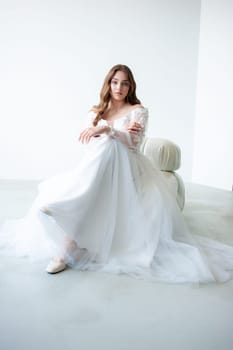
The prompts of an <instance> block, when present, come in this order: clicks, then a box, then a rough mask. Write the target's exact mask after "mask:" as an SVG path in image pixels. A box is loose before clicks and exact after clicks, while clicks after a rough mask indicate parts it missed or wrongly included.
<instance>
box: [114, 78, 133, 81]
mask: <svg viewBox="0 0 233 350" xmlns="http://www.w3.org/2000/svg"><path fill="white" fill-rule="evenodd" d="M112 79H114V80H119V79H117V78H112ZM122 81H129V80H128V79H125V80H122Z"/></svg>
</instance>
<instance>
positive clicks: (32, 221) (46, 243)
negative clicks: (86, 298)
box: [4, 65, 233, 282]
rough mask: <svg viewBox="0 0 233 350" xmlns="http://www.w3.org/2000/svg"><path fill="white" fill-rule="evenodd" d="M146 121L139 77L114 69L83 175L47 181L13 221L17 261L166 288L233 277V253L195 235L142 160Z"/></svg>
mask: <svg viewBox="0 0 233 350" xmlns="http://www.w3.org/2000/svg"><path fill="white" fill-rule="evenodd" d="M147 119H148V111H147V109H145V108H144V107H143V106H142V105H141V103H140V101H139V100H138V98H137V97H136V84H135V81H134V77H133V74H132V72H131V70H130V69H129V68H128V67H127V66H124V65H116V66H114V67H113V68H112V69H111V70H110V71H109V73H108V74H107V76H106V78H105V80H104V84H103V87H102V90H101V93H100V102H99V104H98V105H97V106H94V107H93V108H92V110H91V112H90V113H89V126H88V127H87V128H86V129H84V130H83V131H82V132H81V133H80V136H79V141H80V142H82V143H84V144H86V146H85V148H86V152H85V154H83V156H82V157H81V159H80V160H79V162H78V166H77V168H76V169H74V171H72V172H69V173H66V174H62V175H59V176H56V177H53V178H51V179H49V180H47V181H44V182H43V183H41V184H40V185H39V194H38V196H37V198H36V200H35V201H34V203H33V205H32V207H31V209H30V211H29V213H28V215H27V216H26V217H25V218H23V219H22V220H20V221H16V222H15V227H13V223H12V222H9V223H8V224H5V226H4V232H5V233H7V232H8V229H9V231H11V234H8V235H6V236H7V237H9V241H10V243H11V248H13V249H17V251H14V254H17V255H29V256H31V257H33V258H34V259H38V258H39V259H41V258H48V257H49V256H51V255H52V254H53V255H54V257H53V258H52V260H51V261H50V263H49V264H48V266H47V268H46V271H47V272H48V273H58V272H61V271H63V270H65V268H66V266H67V265H69V266H73V267H75V268H77V269H80V270H84V269H88V270H100V271H109V272H113V273H127V274H129V275H131V276H134V277H137V278H145V279H149V280H155V281H158V280H159V281H168V282H214V281H226V280H228V279H230V278H231V277H232V274H231V273H230V272H229V270H232V269H233V247H228V246H225V245H223V244H221V243H219V242H216V241H212V240H209V239H206V238H204V237H196V238H195V239H194V237H193V236H191V235H190V234H189V233H188V231H187V228H186V226H185V224H184V220H183V218H182V216H181V213H180V211H179V209H178V207H177V205H176V202H175V200H174V199H173V197H172V196H171V195H170V193H169V192H168V190H167V188H166V184H165V183H164V182H163V179H162V177H161V175H160V171H159V170H156V169H154V168H153V167H152V165H151V163H150V162H149V160H147V159H146V157H144V156H143V155H142V154H141V153H140V144H141V142H142V140H143V137H144V135H145V129H146V126H147ZM7 226H8V227H7ZM13 234H14V236H13ZM13 237H14V239H13ZM10 243H9V242H8V244H7V238H5V246H7V247H8V248H9V247H10Z"/></svg>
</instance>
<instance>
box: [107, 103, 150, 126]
mask: <svg viewBox="0 0 233 350" xmlns="http://www.w3.org/2000/svg"><path fill="white" fill-rule="evenodd" d="M137 109H145V108H144V107H136V108H134V109H131V111H130V112H128V113H125V114H123V115H122V116H121V117H119V118H115V119H112V120H106V119H104V118H102V119H101V120H104V121H105V122H106V123H107V124H112V125H113V124H114V122H115V121H116V120H119V119H123V118H125V117H127V116H128V115H130V114H131V113H132V112H133V111H136V110H137Z"/></svg>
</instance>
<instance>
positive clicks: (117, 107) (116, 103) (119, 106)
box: [109, 100, 127, 111]
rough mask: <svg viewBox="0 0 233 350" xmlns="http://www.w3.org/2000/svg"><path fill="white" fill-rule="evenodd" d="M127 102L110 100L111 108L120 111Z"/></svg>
mask: <svg viewBox="0 0 233 350" xmlns="http://www.w3.org/2000/svg"><path fill="white" fill-rule="evenodd" d="M126 105H127V103H126V102H125V101H114V100H110V102H109V109H112V110H114V111H119V110H120V109H122V108H123V107H125V106H126Z"/></svg>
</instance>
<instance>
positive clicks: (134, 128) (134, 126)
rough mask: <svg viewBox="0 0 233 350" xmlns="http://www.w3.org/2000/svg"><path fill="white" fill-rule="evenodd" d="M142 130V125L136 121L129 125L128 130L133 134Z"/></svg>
mask: <svg viewBox="0 0 233 350" xmlns="http://www.w3.org/2000/svg"><path fill="white" fill-rule="evenodd" d="M141 130H142V126H141V125H140V124H139V123H137V122H134V123H132V124H129V125H128V131H129V132H131V133H133V134H137V133H138V132H140V131H141Z"/></svg>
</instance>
